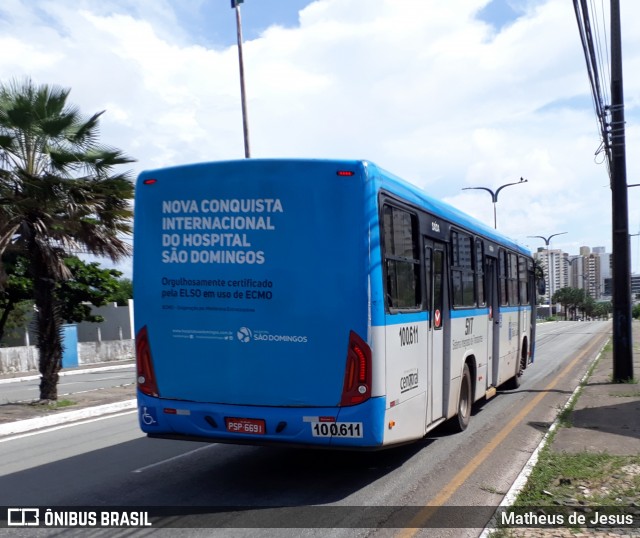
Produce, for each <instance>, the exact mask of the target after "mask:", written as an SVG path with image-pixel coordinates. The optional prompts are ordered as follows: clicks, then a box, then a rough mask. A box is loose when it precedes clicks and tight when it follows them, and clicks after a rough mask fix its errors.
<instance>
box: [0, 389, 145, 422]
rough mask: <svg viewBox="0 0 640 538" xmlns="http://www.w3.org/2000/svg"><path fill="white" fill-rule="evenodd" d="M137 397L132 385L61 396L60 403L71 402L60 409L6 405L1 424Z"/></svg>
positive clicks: (33, 404) (43, 405)
mask: <svg viewBox="0 0 640 538" xmlns="http://www.w3.org/2000/svg"><path fill="white" fill-rule="evenodd" d="M135 397H136V393H135V385H134V384H131V385H125V386H122V387H111V388H105V389H98V390H92V391H88V392H79V393H76V394H68V395H64V396H60V397H59V398H58V401H59V402H65V403H66V402H69V405H61V406H59V407H56V406H55V404H54V405H49V404H46V403H40V402H37V401H35V402H20V403H6V404H2V405H0V424H4V423H7V422H15V421H17V420H25V419H29V418H36V417H46V416H51V415H57V414H60V413H66V412H67V411H76V410H78V409H84V408H86V407H94V406H96V405H103V404H109V403H115V402H121V401H124V400H131V399H133V398H135Z"/></svg>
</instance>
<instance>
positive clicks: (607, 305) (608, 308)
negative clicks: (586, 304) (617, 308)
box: [593, 301, 613, 319]
mask: <svg viewBox="0 0 640 538" xmlns="http://www.w3.org/2000/svg"><path fill="white" fill-rule="evenodd" d="M612 310H613V305H612V304H611V301H601V302H599V303H596V307H595V309H594V311H593V315H594V316H595V317H596V318H598V319H603V318H604V319H607V318H608V317H609V314H610V313H611V312H612Z"/></svg>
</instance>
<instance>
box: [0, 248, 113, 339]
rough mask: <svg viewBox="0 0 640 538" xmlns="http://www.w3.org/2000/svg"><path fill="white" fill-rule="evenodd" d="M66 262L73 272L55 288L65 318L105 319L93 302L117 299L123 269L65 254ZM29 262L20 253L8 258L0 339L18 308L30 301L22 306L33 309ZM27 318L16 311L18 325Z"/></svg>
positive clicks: (76, 321)
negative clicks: (11, 261) (102, 265)
mask: <svg viewBox="0 0 640 538" xmlns="http://www.w3.org/2000/svg"><path fill="white" fill-rule="evenodd" d="M64 263H65V265H66V266H67V268H68V269H69V271H70V273H71V276H70V277H69V279H68V280H65V281H63V282H60V283H59V284H58V285H57V287H56V292H55V296H56V301H57V303H58V304H59V308H60V316H61V317H62V319H63V320H64V321H65V322H66V323H81V322H83V321H90V322H95V323H98V322H101V321H104V319H103V318H102V316H96V315H93V314H92V313H91V310H92V309H91V305H93V306H104V305H105V304H107V303H108V302H111V301H113V300H114V299H113V296H114V294H115V293H118V291H119V290H120V281H119V280H118V277H119V276H121V275H122V273H121V272H120V271H117V270H115V269H104V268H102V267H100V265H99V264H98V263H96V262H91V263H88V262H84V261H82V260H81V259H80V258H77V257H70V258H65V260H64ZM26 265H27V262H26V259H25V258H24V257H22V256H17V257H16V262H15V263H6V262H5V268H6V271H7V281H6V284H5V287H4V290H3V294H4V296H5V300H4V301H3V302H2V303H0V307H1V308H3V311H2V315H1V316H0V339H1V338H2V336H3V335H4V328H5V325H6V324H7V323H8V321H9V318H10V316H11V314H12V312H13V311H14V309H15V308H17V307H18V306H19V305H23V303H27V304H26V305H24V306H23V310H25V312H26V311H28V310H29V308H30V309H31V310H33V307H32V305H33V301H29V299H33V287H34V286H33V280H32V279H31V277H29V276H28V275H26ZM27 306H28V307H29V308H27ZM20 320H22V323H20ZM28 321H29V320H28V319H26V317H25V316H24V315H22V316H21V317H20V312H18V313H17V316H16V320H15V324H16V325H17V326H20V327H24V326H25V325H26V323H28Z"/></svg>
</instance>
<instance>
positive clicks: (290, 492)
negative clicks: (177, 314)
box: [0, 322, 611, 538]
mask: <svg viewBox="0 0 640 538" xmlns="http://www.w3.org/2000/svg"><path fill="white" fill-rule="evenodd" d="M610 328H611V325H610V323H605V322H575V323H574V322H560V323H548V324H541V325H539V326H538V334H537V357H536V362H535V364H534V365H533V366H532V367H531V368H530V369H528V370H527V371H526V373H525V376H524V378H523V383H522V385H521V387H520V388H519V389H518V390H516V391H502V392H499V393H498V395H497V396H496V397H495V398H493V399H492V400H490V401H489V402H486V403H484V404H482V405H479V406H476V408H475V409H474V415H473V417H472V420H471V424H470V426H469V428H468V429H467V430H466V431H465V432H464V433H462V434H448V433H446V432H445V431H443V430H442V429H438V430H436V431H434V432H432V434H431V435H429V437H428V438H427V439H425V440H423V441H421V442H419V443H415V444H412V445H407V446H403V447H399V448H396V449H392V450H387V451H382V452H373V453H361V452H328V451H317V450H300V449H290V448H262V447H245V446H232V445H221V444H201V443H189V442H179V441H167V440H151V439H147V438H145V437H143V436H142V434H141V433H140V432H139V430H138V427H137V419H136V414H135V413H134V412H128V413H125V414H122V415H120V416H116V417H111V418H104V419H101V420H91V421H87V422H86V423H83V424H76V425H70V426H65V427H58V428H55V429H52V430H50V431H44V432H40V433H34V434H30V435H25V436H16V437H14V438H13V439H9V440H4V441H0V455H1V456H0V506H10V505H18V506H28V505H35V506H48V505H59V506H61V505H67V506H129V507H140V506H149V507H157V506H168V507H191V509H194V507H211V506H215V507H222V506H226V507H236V508H237V507H245V508H254V510H253V511H250V510H245V509H239V510H236V511H233V509H232V508H230V509H229V510H228V511H227V512H226V513H225V514H222V515H219V514H218V515H216V516H203V517H205V519H204V520H202V519H199V520H198V519H195V520H194V519H193V518H184V517H183V516H182V515H180V514H178V513H176V515H175V517H173V518H170V519H169V521H168V522H169V524H172V525H174V526H185V527H190V526H191V525H198V524H200V525H204V526H206V525H211V526H221V525H223V526H228V527H230V528H222V529H221V528H217V529H208V530H203V529H199V528H186V529H184V530H181V531H180V533H181V535H183V536H205V535H206V536H275V535H278V536H283V535H284V536H301V535H302V536H394V537H398V536H401V537H402V538H410V537H413V536H451V537H460V536H478V535H479V534H480V532H481V530H482V528H483V527H484V525H485V523H486V521H487V520H488V517H489V516H490V511H487V509H485V508H483V507H486V506H496V505H497V504H498V503H499V502H500V501H501V499H502V497H503V496H504V494H505V493H506V491H507V490H508V489H509V487H510V486H511V484H512V483H513V481H514V479H515V478H516V476H517V475H518V473H519V472H520V470H521V469H522V467H523V466H524V464H525V463H526V461H527V460H528V459H529V457H530V455H531V453H532V452H533V450H534V449H535V448H536V447H537V445H538V444H539V442H540V440H541V439H542V437H543V435H544V433H545V432H546V430H547V428H548V427H549V425H550V424H551V423H552V422H553V420H554V418H555V416H556V414H557V412H558V410H559V409H561V408H562V406H563V405H564V404H565V402H566V401H567V400H568V398H569V397H570V395H571V393H572V392H573V390H574V388H575V387H576V386H577V385H578V383H579V380H580V378H581V377H582V376H583V375H584V373H585V372H586V370H587V367H588V364H589V363H590V362H591V361H592V359H593V358H594V357H595V354H596V353H597V352H598V351H599V349H600V348H601V345H602V343H603V342H604V339H603V336H604V334H605V333H607V334H608V333H609V332H610ZM265 506H287V507H292V508H291V509H290V510H281V511H276V512H275V513H274V514H273V516H271V515H269V514H271V513H270V512H268V511H267V510H264V509H263V508H264V507H265ZM371 506H375V507H376V508H375V509H374V510H373V511H367V509H365V508H363V507H371ZM425 506H431V507H438V506H442V507H445V508H444V509H442V510H441V511H440V512H439V513H438V512H436V513H434V512H433V511H429V510H428V509H425V508H423V507H425ZM407 507H410V508H407ZM443 512H444V514H445V515H446V517H447V520H448V521H450V520H455V518H456V517H460V518H461V519H460V520H458V521H462V523H460V524H459V526H458V527H456V528H432V527H433V526H434V525H437V524H438V520H439V517H440V516H442V514H443ZM363 514H366V515H367V517H368V518H369V519H368V521H369V524H368V525H367V527H370V528H363V527H364V525H363V524H362V523H361V522H360V521H361V520H359V518H360V517H362V516H363ZM207 517H208V519H207ZM394 517H395V518H398V517H399V519H394ZM212 518H213V519H212ZM212 521H213V522H214V523H213V524H212V523H211V522H212ZM398 522H400V523H398ZM389 524H394V526H396V527H424V528H417V529H413V528H384V527H385V525H389ZM273 526H280V527H298V528H293V529H288V530H286V529H274V528H269V527H273ZM318 526H320V527H325V528H315V527H318ZM354 526H356V527H357V528H353V527H354ZM239 527H251V528H239ZM299 527H308V528H299ZM30 531H31V533H30V534H28V535H29V536H57V535H58V534H56V532H58V533H59V534H60V535H62V533H61V531H54V530H42V531H37V533H34V532H33V530H32V529H30ZM86 532H87V531H79V530H78V531H64V535H65V536H69V535H83V536H84V535H88V534H86ZM90 532H91V536H96V535H100V534H96V532H99V531H97V530H93V531H90ZM102 532H103V533H106V534H102V535H104V536H137V535H139V536H147V535H148V533H149V532H150V531H149V529H138V530H134V529H122V530H117V529H109V530H108V531H107V530H104V531H102ZM175 532H176V530H175V529H166V530H161V529H157V530H155V531H154V536H156V535H161V536H162V535H165V534H166V536H173V535H175ZM41 533H42V534H41ZM0 534H2V532H0ZM12 535H15V534H12ZM25 536H27V534H25Z"/></svg>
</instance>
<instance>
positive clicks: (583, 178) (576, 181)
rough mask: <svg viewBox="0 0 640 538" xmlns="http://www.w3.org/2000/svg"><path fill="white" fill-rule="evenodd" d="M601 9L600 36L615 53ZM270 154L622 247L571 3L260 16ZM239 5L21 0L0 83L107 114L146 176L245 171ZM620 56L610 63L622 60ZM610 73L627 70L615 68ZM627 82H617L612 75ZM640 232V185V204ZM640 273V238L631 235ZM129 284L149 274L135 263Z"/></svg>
mask: <svg viewBox="0 0 640 538" xmlns="http://www.w3.org/2000/svg"><path fill="white" fill-rule="evenodd" d="M592 4H599V5H598V8H599V11H598V20H596V21H593V24H594V26H595V27H596V28H598V30H599V35H600V37H601V39H603V43H602V44H603V53H604V54H605V55H606V54H608V48H605V43H606V40H608V38H609V17H608V14H607V13H603V11H602V8H603V5H604V4H606V5H605V6H604V7H605V8H606V7H607V6H608V4H609V2H607V1H603V2H595V3H592ZM621 4H622V16H623V23H622V31H623V58H624V84H625V100H626V110H625V114H626V122H627V125H626V127H627V131H626V135H627V175H628V182H629V183H640V173H639V169H640V156H639V152H638V148H639V145H640V32H638V24H637V21H638V20H640V2H638V1H637V0H621ZM241 13H242V22H243V31H244V54H245V75H246V83H247V93H248V115H249V125H250V132H251V152H252V157H267V158H271V157H314V158H349V159H353V158H362V159H368V160H371V161H373V162H375V163H376V164H378V165H379V166H381V167H383V168H386V169H387V170H389V171H391V172H393V173H395V174H397V175H399V176H401V177H403V178H405V179H407V180H409V181H411V182H413V183H415V184H416V185H418V186H420V187H422V188H424V189H426V190H427V191H428V192H429V193H430V194H432V195H434V196H436V197H439V198H442V199H444V200H446V201H448V202H449V203H451V204H453V205H455V206H457V207H458V208H460V209H462V210H463V211H466V212H468V213H471V214H472V215H474V216H475V217H477V218H479V219H480V220H482V221H484V222H486V223H487V224H489V225H493V206H492V204H491V197H490V195H489V194H488V193H486V192H482V191H464V192H463V191H462V190H461V189H463V188H464V187H471V186H484V187H489V188H492V189H494V190H495V188H497V187H499V186H500V185H502V184H504V183H509V182H512V181H518V180H519V179H520V177H524V178H526V179H528V183H526V184H523V185H518V186H513V187H508V188H506V189H504V190H503V191H502V192H501V193H500V198H499V202H498V206H497V213H498V228H499V229H500V230H501V231H504V232H506V233H508V234H509V235H511V236H512V237H514V238H515V239H517V240H519V241H520V242H521V243H523V244H524V245H525V246H528V247H529V248H530V249H531V250H535V249H536V248H538V247H539V246H541V245H543V242H542V241H541V240H537V239H529V238H527V236H529V235H545V236H548V235H550V234H553V233H558V232H568V233H567V234H566V235H563V236H561V237H558V238H555V239H554V240H553V242H552V246H553V247H555V248H562V249H563V250H565V251H567V252H569V253H572V254H577V253H578V248H579V247H580V246H582V245H587V246H591V247H594V246H605V247H607V251H610V249H611V191H610V189H609V186H608V183H609V179H608V175H607V169H606V166H605V165H604V164H603V159H602V154H596V153H597V150H598V147H599V145H600V136H599V133H598V125H597V122H596V117H595V113H594V109H593V105H592V99H591V95H590V89H589V83H588V78H587V71H586V67H585V61H584V56H583V52H582V48H581V45H580V40H579V34H578V27H577V23H576V18H575V14H574V11H573V2H571V1H570V0H547V1H545V0H493V1H490V0H447V1H442V0H316V1H311V0H245V2H244V3H242V4H241ZM235 32H236V22H235V14H234V11H233V10H232V9H231V8H230V1H229V0H2V2H1V3H0V73H1V76H0V81H2V82H7V81H9V80H11V79H14V78H20V77H24V76H30V77H31V78H32V79H33V80H34V81H35V82H36V83H50V84H57V85H61V86H64V87H69V88H71V89H72V91H71V96H70V100H71V102H73V103H74V104H77V105H78V106H79V107H80V108H81V109H82V111H83V112H85V113H86V114H90V113H93V112H96V111H98V110H106V113H105V115H104V116H103V120H102V141H103V142H105V143H107V144H110V145H113V146H116V147H119V148H121V149H123V150H124V151H126V152H127V153H128V154H129V155H131V156H132V157H134V158H135V159H137V162H136V163H135V165H134V168H133V172H134V175H137V174H138V173H139V172H140V171H141V170H144V169H152V168H158V167H163V166H167V165H174V164H180V163H191V162H198V161H211V160H226V159H236V158H242V157H243V156H244V146H243V139H242V117H241V110H240V91H239V75H238V56H237V48H236V44H235V40H236V33H235ZM605 59H606V58H605ZM607 65H608V62H607ZM605 78H606V80H607V81H608V74H607V73H605ZM629 208H630V215H629V223H630V229H631V232H632V233H634V232H638V231H640V188H638V189H630V190H629ZM631 245H632V259H633V268H634V270H636V271H640V236H639V237H633V238H632V239H631ZM119 268H120V269H121V270H123V271H125V274H127V275H130V263H129V262H127V263H124V264H122V265H121V266H120V267H119Z"/></svg>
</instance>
